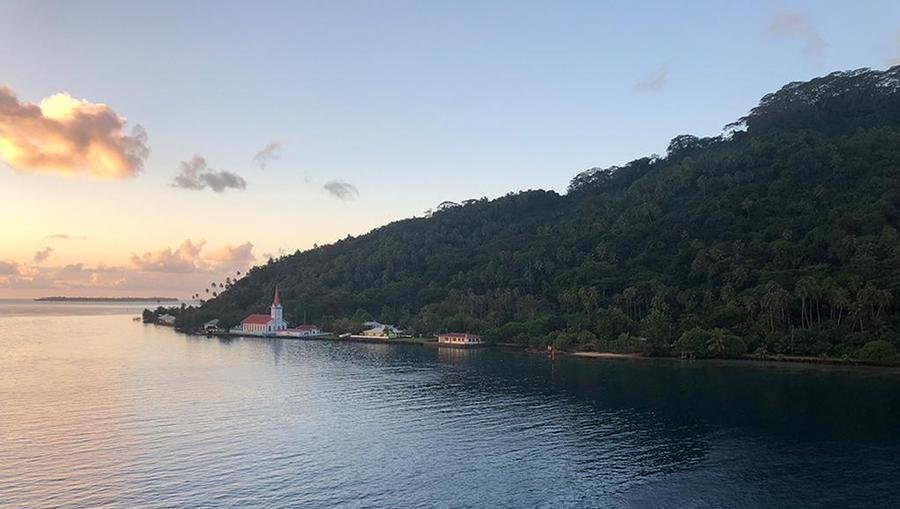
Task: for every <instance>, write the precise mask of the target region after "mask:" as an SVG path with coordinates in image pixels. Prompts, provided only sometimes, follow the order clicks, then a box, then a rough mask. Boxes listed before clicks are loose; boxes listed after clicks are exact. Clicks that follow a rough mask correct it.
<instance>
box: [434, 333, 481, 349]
mask: <svg viewBox="0 0 900 509" xmlns="http://www.w3.org/2000/svg"><path fill="white" fill-rule="evenodd" d="M437 340H438V344H439V345H449V346H477V345H481V344H483V343H482V341H481V336H479V335H478V334H469V333H464V332H444V333H441V334H438V335H437Z"/></svg>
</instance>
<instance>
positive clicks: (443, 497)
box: [0, 302, 900, 508]
mask: <svg viewBox="0 0 900 509" xmlns="http://www.w3.org/2000/svg"><path fill="white" fill-rule="evenodd" d="M25 305H26V304H23V303H8V302H7V303H3V302H0V506H2V507H85V508H87V507H90V508H95V507H128V508H133V507H149V508H162V507H748V508H749V507H753V508H760V507H898V506H900V482H898V479H900V373H898V371H896V370H863V369H841V368H816V367H806V366H771V365H769V366H761V365H746V364H739V363H703V362H695V363H681V362H678V361H622V360H578V359H559V360H557V361H556V362H555V363H553V362H551V361H549V360H548V359H546V358H544V357H540V356H531V355H527V354H523V353H519V352H510V351H499V350H489V349H483V350H475V351H460V350H447V349H436V348H430V347H421V346H403V345H371V344H342V343H333V342H320V341H308V342H307V341H296V340H269V339H234V340H219V339H207V338H191V337H186V336H183V335H180V334H177V333H175V332H173V331H172V330H170V329H165V328H158V327H153V326H145V325H143V324H140V323H135V322H132V321H131V320H130V317H131V315H133V314H135V311H136V310H139V309H140V306H137V307H136V308H129V307H127V306H121V305H98V306H93V307H89V309H88V310H87V311H85V310H84V306H80V307H78V308H77V310H73V311H71V312H66V311H65V305H59V304H56V305H54V306H56V307H54V308H53V310H54V311H53V313H51V316H36V313H35V311H34V309H33V308H34V305H33V304H28V305H29V306H31V308H29V309H30V310H27V311H26V310H24V308H23V307H22V306H25ZM4 306H5V307H4ZM15 306H20V307H19V308H16V309H13V308H14V307H15ZM60 306H62V308H60ZM41 309H42V308H40V306H38V307H37V310H38V312H40V310H41ZM60 309H62V310H60ZM73 309H74V308H73Z"/></svg>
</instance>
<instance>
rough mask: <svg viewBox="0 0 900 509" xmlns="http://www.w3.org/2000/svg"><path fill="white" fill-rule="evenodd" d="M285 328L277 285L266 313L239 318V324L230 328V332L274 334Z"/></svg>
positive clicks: (258, 334) (260, 334) (254, 334)
mask: <svg viewBox="0 0 900 509" xmlns="http://www.w3.org/2000/svg"><path fill="white" fill-rule="evenodd" d="M286 329H287V323H286V322H285V321H284V308H282V307H281V298H280V297H279V295H278V287H277V286H276V287H275V298H274V299H272V308H271V309H270V310H269V314H268V315H250V316H248V317H247V318H244V319H243V320H241V325H240V326H238V327H235V328H234V329H232V332H237V333H239V334H248V335H252V336H274V335H275V333H276V332H278V331H283V330H286Z"/></svg>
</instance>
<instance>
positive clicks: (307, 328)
mask: <svg viewBox="0 0 900 509" xmlns="http://www.w3.org/2000/svg"><path fill="white" fill-rule="evenodd" d="M321 334H322V329H320V328H319V327H318V326H317V325H309V324H304V325H298V326H296V327H293V328H291V329H285V330H282V331H278V332H276V333H275V335H276V336H278V337H285V338H304V337H311V336H319V335H321Z"/></svg>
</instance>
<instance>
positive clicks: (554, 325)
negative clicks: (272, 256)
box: [179, 67, 900, 359]
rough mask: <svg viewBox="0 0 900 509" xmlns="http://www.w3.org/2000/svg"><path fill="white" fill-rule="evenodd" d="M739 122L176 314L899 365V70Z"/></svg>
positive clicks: (341, 245)
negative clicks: (277, 297)
mask: <svg viewBox="0 0 900 509" xmlns="http://www.w3.org/2000/svg"><path fill="white" fill-rule="evenodd" d="M726 133H727V134H726V135H723V136H719V137H714V138H697V137H694V136H689V135H683V136H678V137H676V138H675V139H673V140H672V142H671V144H670V146H669V149H668V151H667V153H666V155H665V156H663V157H648V158H643V159H638V160H636V161H632V162H630V163H628V164H626V165H624V166H622V167H613V168H605V169H600V168H593V169H590V170H587V171H585V172H582V173H580V174H578V175H577V176H575V177H574V178H573V179H572V182H571V185H570V187H569V190H568V192H567V193H566V194H565V195H562V196H561V195H558V194H556V193H554V192H548V191H526V192H521V193H516V194H509V195H507V196H504V197H502V198H498V199H495V200H486V199H480V200H470V201H466V202H464V203H462V204H459V205H458V206H455V205H454V204H445V205H444V206H443V207H440V209H439V210H438V211H436V212H434V213H433V214H432V215H431V217H427V218H414V219H407V220H403V221H397V222H395V223H391V224H388V225H386V226H384V227H381V228H378V229H375V230H373V231H372V232H370V233H368V234H366V235H363V236H360V237H356V238H350V237H348V238H347V239H345V240H342V241H339V242H336V243H335V244H332V245H328V246H321V247H317V248H315V249H311V250H308V251H304V252H297V253H295V254H293V255H290V256H284V257H281V258H280V259H278V260H275V261H273V262H270V263H268V264H266V265H264V266H261V267H255V268H253V269H252V270H250V271H249V273H248V274H246V275H245V277H243V278H241V279H239V280H238V281H236V282H233V283H232V284H230V285H228V288H227V289H224V290H223V291H222V292H221V294H219V295H218V297H216V298H213V299H212V300H209V301H208V302H206V303H205V304H204V305H203V306H202V307H201V308H200V309H188V310H187V311H186V312H184V313H182V314H181V316H180V317H179V325H180V326H182V327H183V328H191V327H193V326H195V325H196V324H198V323H202V321H203V320H205V319H209V318H213V317H218V318H221V319H223V321H224V322H225V323H226V324H233V323H236V322H237V321H239V320H240V318H241V317H243V316H244V315H245V314H247V313H250V312H266V310H267V309H268V305H269V303H270V302H271V296H272V292H273V289H274V286H275V285H276V284H278V285H279V287H280V289H281V295H282V300H283V301H284V304H285V310H286V314H287V316H288V318H289V319H293V321H295V322H296V321H299V320H302V319H303V318H304V317H307V320H308V321H311V322H315V323H319V324H320V325H323V326H324V327H326V328H329V329H332V330H334V329H340V330H343V329H346V328H352V327H353V324H352V323H351V322H352V321H353V320H356V321H361V320H362V319H363V318H368V317H372V318H375V319H378V320H379V321H382V322H386V323H396V324H399V325H401V326H402V327H405V328H408V329H410V330H413V331H415V332H420V333H433V332H437V331H447V330H458V331H473V332H480V333H483V334H484V335H485V337H486V338H487V339H488V340H490V341H498V342H515V343H522V344H531V345H533V346H541V345H545V344H548V343H556V344H557V345H558V346H560V347H575V346H578V347H579V348H587V349H596V350H609V351H624V350H646V351H660V352H662V351H672V350H675V351H678V350H694V351H696V352H697V353H698V354H699V355H701V356H702V355H729V354H739V353H742V352H745V351H746V352H751V353H752V352H759V353H764V352H767V353H785V354H796V355H801V354H802V355H828V356H835V357H843V356H847V357H861V358H869V359H880V358H887V357H890V356H891V355H894V350H893V348H894V346H893V345H896V344H897V338H898V335H897V331H898V329H900V313H898V306H897V298H896V296H897V292H898V285H900V256H898V255H900V239H898V231H897V228H898V221H900V67H894V68H892V69H889V70H887V71H873V70H868V69H864V70H858V71H852V72H838V73H833V74H830V75H828V76H825V77H822V78H817V79H814V80H812V81H809V82H802V83H791V84H788V85H786V86H785V87H783V88H782V89H781V90H779V91H778V92H776V93H774V94H770V95H767V96H765V97H764V98H763V99H762V100H761V101H760V103H759V105H758V106H757V107H756V108H754V109H753V110H752V111H751V112H750V113H749V114H748V115H747V116H745V117H744V118H742V119H740V120H739V121H738V122H737V123H735V124H733V125H730V126H728V127H727V129H726Z"/></svg>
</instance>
